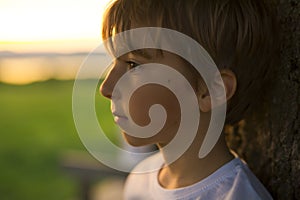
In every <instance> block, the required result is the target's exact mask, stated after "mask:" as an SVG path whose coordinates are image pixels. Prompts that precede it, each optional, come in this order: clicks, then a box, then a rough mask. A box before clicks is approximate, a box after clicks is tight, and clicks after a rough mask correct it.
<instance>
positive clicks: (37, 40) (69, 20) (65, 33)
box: [0, 0, 111, 84]
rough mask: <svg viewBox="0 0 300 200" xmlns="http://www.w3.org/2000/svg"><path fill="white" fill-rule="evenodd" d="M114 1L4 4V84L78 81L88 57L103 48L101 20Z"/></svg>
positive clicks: (0, 13)
mask: <svg viewBox="0 0 300 200" xmlns="http://www.w3.org/2000/svg"><path fill="white" fill-rule="evenodd" d="M110 1H111V0H88V1H86V0H75V1H74V0H73V1H72V0H1V1H0V24H1V27H0V82H6V83H11V84H27V83H31V82H35V81H43V80H48V79H53V78H54V79H72V78H75V75H76V72H77V70H78V68H79V67H80V65H81V63H82V61H83V60H84V59H85V56H84V54H85V53H83V52H86V53H88V52H90V51H91V50H93V49H94V48H96V47H97V46H98V45H99V44H100V42H101V31H100V30H101V22H102V15H103V11H104V9H105V7H106V5H107V4H108V3H109V2H110ZM74 53H75V54H74ZM78 53H81V54H80V56H77V54H78ZM69 54H70V55H69ZM96 64H97V65H99V64H98V63H96Z"/></svg>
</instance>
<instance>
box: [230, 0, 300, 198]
mask: <svg viewBox="0 0 300 200" xmlns="http://www.w3.org/2000/svg"><path fill="white" fill-rule="evenodd" d="M276 7H277V10H278V15H279V19H280V24H281V33H280V34H281V40H282V45H281V66H280V69H279V74H280V76H279V80H274V82H279V84H278V85H279V87H277V88H276V95H275V96H274V97H273V103H272V109H271V112H270V116H269V129H266V128H262V127H260V128H257V127H256V128H253V127H255V126H253V123H251V122H250V121H246V122H245V121H243V122H241V123H240V124H239V126H238V127H237V128H235V131H233V132H232V133H231V134H230V135H229V137H228V142H229V146H230V147H231V148H232V149H233V150H235V151H236V152H237V153H238V154H239V155H240V156H241V157H242V158H244V159H245V160H246V161H247V163H248V165H249V167H250V168H251V169H252V171H253V172H254V173H255V174H256V175H257V177H258V178H259V179H260V180H261V181H262V182H263V183H264V185H265V186H266V187H267V189H268V190H269V191H270V193H271V194H272V196H273V197H274V199H282V200H288V199H300V49H299V46H300V0H277V2H276Z"/></svg>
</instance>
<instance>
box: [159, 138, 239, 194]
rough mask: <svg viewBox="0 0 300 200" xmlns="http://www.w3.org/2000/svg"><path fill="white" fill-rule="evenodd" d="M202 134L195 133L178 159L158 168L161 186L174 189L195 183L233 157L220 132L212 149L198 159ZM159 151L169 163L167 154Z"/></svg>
mask: <svg viewBox="0 0 300 200" xmlns="http://www.w3.org/2000/svg"><path fill="white" fill-rule="evenodd" d="M203 135H204V134H197V137H196V138H195V140H194V142H193V144H192V145H191V146H190V148H189V149H188V150H187V151H186V152H185V153H184V154H183V155H182V156H181V157H180V158H179V159H177V160H176V161H175V162H173V163H171V164H169V165H166V166H164V167H163V168H162V169H161V170H160V172H159V175H158V180H159V182H160V184H161V186H162V187H164V188H166V189H175V188H180V187H186V186H189V185H192V184H194V183H197V182H199V181H201V180H203V179H204V178H206V177H208V176H209V175H211V174H212V173H214V172H215V171H216V170H218V169H219V168H220V167H222V166H223V165H224V164H226V163H227V162H229V161H230V160H232V159H233V158H234V156H233V155H232V154H231V153H230V150H229V149H228V147H227V145H226V142H225V138H224V137H225V136H224V134H222V135H221V137H220V139H219V140H218V142H217V144H216V145H215V147H214V148H213V150H212V151H211V152H210V153H209V154H208V155H207V156H206V157H205V158H202V159H200V158H199V156H198V154H199V150H200V147H201V144H202V141H203V138H204V137H203ZM158 146H159V147H160V145H158ZM161 152H162V154H163V157H164V159H165V161H166V163H169V162H168V154H167V153H166V152H164V151H163V150H162V149H161Z"/></svg>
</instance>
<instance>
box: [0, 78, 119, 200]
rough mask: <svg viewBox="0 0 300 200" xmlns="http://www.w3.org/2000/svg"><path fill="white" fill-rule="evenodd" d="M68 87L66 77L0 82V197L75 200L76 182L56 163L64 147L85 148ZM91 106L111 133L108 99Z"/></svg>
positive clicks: (69, 84)
mask: <svg viewBox="0 0 300 200" xmlns="http://www.w3.org/2000/svg"><path fill="white" fill-rule="evenodd" d="M72 89H73V82H72V81H54V80H51V81H47V82H42V83H34V84H30V85H24V86H12V85H5V84H0V132H1V140H0V141H1V142H0V199H1V200H18V199H20V200H21V199H22V200H36V199H43V200H69V199H70V200H71V199H78V197H77V196H76V195H77V193H78V190H79V188H78V185H77V183H76V181H75V180H74V179H73V178H72V177H71V176H69V175H68V174H66V173H65V172H64V171H63V170H62V169H61V167H60V156H61V154H62V153H63V152H64V151H66V150H84V149H85V148H84V146H83V145H82V144H81V141H80V139H79V136H78V134H77V132H76V129H75V125H74V122H73V117H72ZM98 101H101V102H103V99H102V98H101V97H100V95H96V102H98ZM96 108H97V110H98V109H102V110H104V117H103V113H102V118H104V119H107V120H106V121H104V122H103V126H105V128H106V129H107V130H108V132H114V130H116V129H115V127H113V126H112V120H111V116H110V114H109V109H108V108H109V106H108V102H107V101H105V102H104V103H103V104H101V105H100V104H99V105H98V104H96ZM104 108H105V109H104ZM106 116H107V117H106ZM112 138H114V136H113V137H112Z"/></svg>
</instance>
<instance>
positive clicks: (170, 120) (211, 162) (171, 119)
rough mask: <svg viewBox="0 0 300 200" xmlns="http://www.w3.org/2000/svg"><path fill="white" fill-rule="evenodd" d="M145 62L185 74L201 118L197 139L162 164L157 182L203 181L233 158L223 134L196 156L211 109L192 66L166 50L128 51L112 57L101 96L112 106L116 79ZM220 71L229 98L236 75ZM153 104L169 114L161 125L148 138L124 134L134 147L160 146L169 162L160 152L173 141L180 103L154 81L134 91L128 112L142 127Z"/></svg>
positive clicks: (178, 184)
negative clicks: (180, 153) (192, 90)
mask: <svg viewBox="0 0 300 200" xmlns="http://www.w3.org/2000/svg"><path fill="white" fill-rule="evenodd" d="M145 63H161V64H165V65H168V66H170V67H172V68H174V69H176V70H177V71H179V72H180V73H181V74H182V75H183V76H185V78H186V79H187V80H188V81H189V82H190V84H191V86H192V87H193V89H194V91H195V93H196V94H197V97H198V103H199V109H200V112H201V121H200V123H199V128H198V132H197V135H196V138H195V140H194V141H193V143H192V145H191V146H190V148H189V149H188V150H187V151H186V152H184V154H183V155H182V156H181V157H180V158H179V159H178V160H176V161H175V162H173V163H171V164H169V165H165V166H164V167H163V168H162V169H161V170H160V172H159V175H158V181H159V183H160V184H161V186H162V187H164V188H166V189H174V188H180V187H185V186H189V185H192V184H194V183H196V182H199V181H201V180H203V179H204V178H206V177H207V176H209V175H210V174H212V173H213V172H215V171H216V170H217V169H219V168H220V167H221V166H223V165H224V164H226V163H227V162H229V161H230V160H232V159H233V158H234V156H233V155H232V154H231V153H230V150H229V149H228V147H227V145H226V142H225V137H224V134H222V135H221V137H220V139H219V141H218V142H217V144H216V145H215V147H214V148H213V150H212V151H211V152H210V153H209V154H208V155H207V156H206V157H205V158H203V159H199V157H198V153H199V149H200V147H201V144H202V141H203V139H204V137H205V134H206V131H207V129H208V125H209V121H210V114H211V109H212V108H211V99H210V96H209V93H208V90H207V88H206V87H205V86H204V85H203V84H201V81H200V79H199V76H198V75H197V73H195V69H193V68H192V67H191V66H190V65H189V64H188V63H187V62H186V61H184V60H183V59H181V58H180V57H179V56H176V55H174V54H171V53H168V52H163V54H162V55H161V54H157V52H156V51H154V50H147V56H145V55H141V54H138V53H129V54H126V55H123V56H121V57H119V58H117V59H116V60H115V62H114V65H113V66H112V69H111V71H110V72H109V74H108V75H107V77H106V79H105V80H104V82H103V83H102V85H101V87H100V92H101V94H102V95H103V96H105V97H107V98H109V99H111V102H112V105H114V99H112V92H113V89H114V87H115V85H116V83H117V81H118V80H119V79H120V77H121V76H122V75H123V74H124V73H126V72H127V71H128V70H129V69H131V68H134V67H137V65H138V64H145ZM220 73H221V76H222V79H223V82H224V86H225V91H226V97H227V101H228V100H229V99H230V98H231V97H232V96H233V95H234V93H235V91H236V87H237V81H236V77H235V75H234V73H233V72H231V71H229V70H221V71H220ZM120 98H122V97H120ZM153 104H161V105H162V106H163V107H164V108H165V110H166V112H167V116H168V117H167V121H166V124H165V126H164V128H163V129H162V130H161V131H160V132H159V133H158V134H156V135H155V136H153V137H150V138H137V137H132V136H130V135H128V134H127V133H125V132H124V131H123V135H124V137H125V139H126V140H127V142H128V143H129V144H131V145H134V146H144V145H149V144H156V145H157V146H158V147H159V148H160V150H161V152H162V154H163V157H164V159H165V161H166V163H169V162H168V157H169V155H168V153H166V152H163V150H162V147H163V146H165V145H166V144H168V143H169V142H170V141H171V140H172V138H173V137H174V135H175V134H176V131H177V129H178V126H179V123H180V107H179V103H178V101H177V99H176V98H175V96H174V94H173V93H172V92H170V91H169V90H167V89H166V88H165V87H163V86H159V85H154V84H150V85H146V86H143V87H141V88H139V89H138V90H137V91H135V93H134V94H133V96H132V97H131V100H130V103H129V111H130V115H131V117H132V119H133V120H134V121H135V122H136V124H138V125H140V126H145V125H147V124H148V123H150V119H149V117H148V111H149V108H150V106H151V105H153ZM112 109H113V110H112V112H114V111H115V110H114V109H115V108H114V106H112ZM115 119H116V123H118V117H116V118H115Z"/></svg>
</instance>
